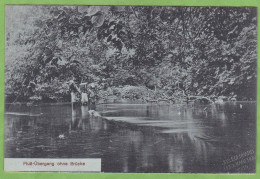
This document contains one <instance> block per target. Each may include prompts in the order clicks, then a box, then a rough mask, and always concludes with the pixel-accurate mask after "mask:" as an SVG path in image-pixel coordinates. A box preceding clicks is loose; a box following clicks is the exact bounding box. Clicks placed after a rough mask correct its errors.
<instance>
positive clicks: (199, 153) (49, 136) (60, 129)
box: [5, 102, 256, 173]
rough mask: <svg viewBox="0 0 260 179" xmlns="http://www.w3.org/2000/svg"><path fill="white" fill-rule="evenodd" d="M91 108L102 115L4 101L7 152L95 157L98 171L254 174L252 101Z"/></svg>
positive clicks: (20, 155)
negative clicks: (8, 103)
mask: <svg viewBox="0 0 260 179" xmlns="http://www.w3.org/2000/svg"><path fill="white" fill-rule="evenodd" d="M97 111H98V112H99V113H100V114H101V116H103V117H104V118H105V119H103V118H100V117H93V116H92V117H91V116H90V115H89V113H88V108H87V107H86V106H78V107H74V108H73V109H72V107H71V105H70V104H53V105H50V104H49V105H41V106H30V107H29V106H26V105H6V114H5V157H12V158H101V160H102V171H103V172H185V173H186V172H193V173H194V172H195V173H204V172H206V173H216V172H236V173H237V172H238V173H240V172H243V173H244V172H246V173H248V172H255V160H254V159H255V146H256V136H255V134H256V103H253V102H252V103H251V102H248V103H245V102H236V103H223V104H211V105H199V106H194V105H172V106H167V105H155V104H106V105H99V106H97ZM61 136H62V137H61ZM232 157H233V158H232Z"/></svg>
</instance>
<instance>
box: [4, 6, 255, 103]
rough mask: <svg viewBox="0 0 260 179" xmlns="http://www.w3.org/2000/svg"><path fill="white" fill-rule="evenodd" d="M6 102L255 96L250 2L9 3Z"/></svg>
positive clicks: (240, 97)
mask: <svg viewBox="0 0 260 179" xmlns="http://www.w3.org/2000/svg"><path fill="white" fill-rule="evenodd" d="M6 12H7V13H6V14H7V15H6V60H5V63H6V64H5V79H6V82H5V90H6V100H7V101H10V102H14V101H28V100H39V99H40V100H42V101H69V100H70V97H69V96H70V94H69V91H68V85H67V82H68V81H69V80H71V79H74V80H75V81H76V83H77V84H80V83H81V82H87V83H96V84H97V86H98V91H99V98H100V99H101V98H106V97H108V96H116V97H123V98H130V99H142V100H144V99H146V98H147V97H149V98H150V99H158V98H163V99H176V100H177V99H179V98H187V97H191V96H202V97H203V96H204V97H207V98H209V99H215V98H218V97H219V96H225V97H227V99H233V100H256V77H257V49H256V47H257V36H256V35H257V29H256V28H257V26H256V23H257V19H256V8H250V7H243V8H239V7H138V6H9V7H7V8H6Z"/></svg>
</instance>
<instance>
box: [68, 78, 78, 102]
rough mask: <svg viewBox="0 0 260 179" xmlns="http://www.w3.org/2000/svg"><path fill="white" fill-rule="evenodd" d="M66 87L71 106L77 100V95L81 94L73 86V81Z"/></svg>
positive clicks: (75, 86) (74, 85)
mask: <svg viewBox="0 0 260 179" xmlns="http://www.w3.org/2000/svg"><path fill="white" fill-rule="evenodd" d="M68 85H69V91H70V95H71V103H72V105H73V104H75V103H76V102H77V99H78V97H77V94H81V91H80V89H79V88H78V87H77V85H76V84H75V82H74V79H72V80H70V81H69V82H68Z"/></svg>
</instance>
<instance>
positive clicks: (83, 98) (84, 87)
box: [80, 83, 88, 105]
mask: <svg viewBox="0 0 260 179" xmlns="http://www.w3.org/2000/svg"><path fill="white" fill-rule="evenodd" d="M80 90H81V104H82V105H86V104H88V93H87V83H81V84H80Z"/></svg>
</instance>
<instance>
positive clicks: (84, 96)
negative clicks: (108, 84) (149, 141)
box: [68, 80, 97, 106]
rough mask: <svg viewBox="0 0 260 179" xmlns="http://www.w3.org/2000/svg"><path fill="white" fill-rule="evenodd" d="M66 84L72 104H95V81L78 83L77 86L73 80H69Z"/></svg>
mask: <svg viewBox="0 0 260 179" xmlns="http://www.w3.org/2000/svg"><path fill="white" fill-rule="evenodd" d="M68 85H69V91H70V94H71V103H72V104H78V103H80V104H81V105H89V106H95V104H96V101H97V85H96V84H95V83H80V84H79V87H78V86H77V84H76V83H75V82H74V80H70V81H69V82H68Z"/></svg>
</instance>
